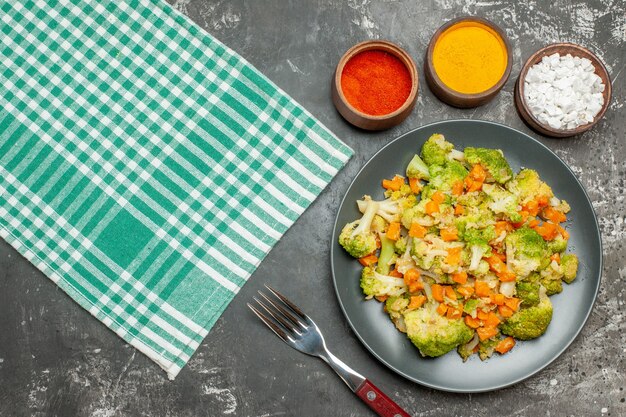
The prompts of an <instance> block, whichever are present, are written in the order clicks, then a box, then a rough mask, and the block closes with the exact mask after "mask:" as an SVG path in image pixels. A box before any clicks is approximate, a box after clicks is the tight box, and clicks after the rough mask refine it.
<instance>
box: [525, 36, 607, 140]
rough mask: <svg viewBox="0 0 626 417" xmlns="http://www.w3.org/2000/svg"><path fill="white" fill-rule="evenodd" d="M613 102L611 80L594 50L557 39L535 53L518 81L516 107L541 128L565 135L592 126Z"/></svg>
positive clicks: (532, 125)
mask: <svg viewBox="0 0 626 417" xmlns="http://www.w3.org/2000/svg"><path fill="white" fill-rule="evenodd" d="M610 101H611V80H610V78H609V73H608V71H607V70H606V68H605V66H604V64H603V63H602V61H600V59H598V57H597V56H595V55H594V54H593V53H592V52H591V51H589V50H588V49H586V48H583V47H582V46H580V45H576V44H572V43H555V44H552V45H548V46H546V47H545V48H542V49H540V50H539V51H537V52H535V53H534V54H533V55H532V56H531V57H530V58H528V60H527V61H526V63H525V64H524V66H523V67H522V70H521V71H520V74H519V77H518V79H517V83H516V86H515V106H516V107H517V110H518V112H519V114H520V116H521V117H522V119H524V121H525V122H526V123H527V124H528V125H529V126H530V127H531V128H533V129H534V130H536V131H537V132H539V133H541V134H543V135H546V136H552V137H558V138H564V137H569V136H574V135H578V134H580V133H582V132H585V131H587V130H589V129H591V128H592V127H593V126H594V125H595V124H596V123H598V121H600V119H602V116H604V113H605V112H606V109H607V108H608V106H609V103H610Z"/></svg>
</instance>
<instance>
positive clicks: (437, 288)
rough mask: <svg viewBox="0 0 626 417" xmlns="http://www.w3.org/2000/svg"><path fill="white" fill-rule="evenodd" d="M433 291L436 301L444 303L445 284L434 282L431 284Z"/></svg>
mask: <svg viewBox="0 0 626 417" xmlns="http://www.w3.org/2000/svg"><path fill="white" fill-rule="evenodd" d="M430 289H431V292H432V294H433V298H434V299H435V301H439V302H440V303H443V286H441V285H439V284H433V285H431V286H430Z"/></svg>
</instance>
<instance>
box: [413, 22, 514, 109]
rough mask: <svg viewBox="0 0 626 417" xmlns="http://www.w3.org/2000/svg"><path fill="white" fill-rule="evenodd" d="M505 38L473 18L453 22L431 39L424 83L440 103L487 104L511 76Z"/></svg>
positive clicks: (509, 57) (501, 31)
mask: <svg viewBox="0 0 626 417" xmlns="http://www.w3.org/2000/svg"><path fill="white" fill-rule="evenodd" d="M512 63H513V59H512V56H511V47H510V44H509V41H508V39H507V37H506V34H505V33H504V31H503V30H502V29H500V28H499V27H498V26H497V25H495V24H494V23H492V22H490V21H488V20H486V19H483V18H480V17H475V16H467V17H460V18H457V19H453V20H451V21H449V22H447V23H446V24H444V25H443V26H441V27H440V28H439V29H438V30H437V31H436V32H435V34H434V35H433V37H432V39H431V40H430V44H429V45H428V50H427V52H426V57H425V59H424V73H425V75H426V82H427V83H428V86H429V87H430V89H431V91H432V92H433V94H435V95H436V96H437V97H438V98H439V99H440V100H441V101H443V102H445V103H447V104H450V105H452V106H455V107H461V108H469V107H476V106H480V105H482V104H485V103H487V102H488V101H490V100H491V99H493V98H494V97H495V96H496V95H497V94H498V92H499V91H500V90H501V89H502V87H503V86H504V84H505V83H506V81H507V80H508V78H509V75H510V74H511V67H512Z"/></svg>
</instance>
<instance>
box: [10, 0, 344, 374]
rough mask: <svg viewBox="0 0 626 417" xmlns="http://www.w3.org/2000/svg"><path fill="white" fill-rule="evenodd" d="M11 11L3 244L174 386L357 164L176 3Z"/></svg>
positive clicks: (42, 5)
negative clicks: (278, 252)
mask: <svg viewBox="0 0 626 417" xmlns="http://www.w3.org/2000/svg"><path fill="white" fill-rule="evenodd" d="M0 9H1V13H0V19H1V21H2V24H1V31H2V35H1V40H0V236H1V237H2V238H3V239H5V240H6V241H7V242H9V243H10V244H11V245H12V246H13V247H15V248H16V249H17V250H18V251H19V252H20V253H21V254H23V255H24V256H25V257H26V258H28V259H29V260H30V261H31V262H32V263H33V264H35V265H36V266H37V267H38V268H39V269H41V270H42V271H43V272H44V273H45V274H46V275H47V276H48V277H49V278H50V279H52V280H53V281H54V282H55V283H56V284H57V285H58V286H59V287H61V288H62V289H63V290H64V291H65V292H67V293H68V294H69V295H70V297H72V298H73V299H74V300H76V301H77V302H78V303H79V304H80V305H81V306H82V307H84V308H85V309H87V310H88V311H89V312H90V313H91V314H93V315H94V316H95V317H97V318H98V319H99V320H101V321H102V322H103V323H104V324H105V325H107V326H108V327H109V328H111V329H112V330H113V331H115V332H116V333H117V334H118V335H120V336H121V337H122V338H123V339H124V340H126V341H127V342H128V343H130V344H131V345H133V346H134V347H136V348H137V349H139V350H140V351H141V352H143V353H145V354H146V355H148V356H149V357H150V358H151V359H152V360H154V361H155V362H157V363H158V364H159V365H160V366H161V367H163V369H165V370H166V371H167V373H168V375H169V376H170V378H174V377H175V376H176V374H177V373H178V372H179V371H180V369H181V368H182V367H183V366H184V365H185V363H186V362H187V361H188V360H189V358H190V357H191V355H192V354H193V352H194V351H195V349H197V348H198V346H199V344H200V342H201V341H202V339H203V338H204V337H205V336H206V335H207V333H208V332H209V330H210V329H211V327H212V326H213V324H214V323H215V321H216V320H217V318H218V317H219V316H220V314H221V313H222V312H223V311H224V309H225V308H226V306H227V304H228V303H229V302H230V301H231V300H232V298H233V297H234V296H235V294H236V293H237V291H238V290H239V289H240V288H241V286H242V285H243V284H244V283H245V282H246V280H247V279H248V278H249V276H250V274H252V272H253V271H254V270H255V269H256V268H257V266H258V265H259V263H260V262H261V260H262V259H263V258H264V257H265V256H266V255H267V253H268V252H269V251H270V249H271V248H272V246H273V245H274V244H275V243H276V242H277V241H278V239H280V238H281V236H282V235H283V234H284V233H285V232H286V231H287V229H288V228H289V227H290V226H291V225H292V224H293V222H294V221H295V220H296V219H297V218H298V216H299V215H300V214H301V213H302V212H303V211H304V210H305V209H306V208H307V206H308V205H309V204H310V203H311V202H312V201H313V200H314V199H315V198H316V197H317V195H318V194H319V193H320V192H321V191H322V189H323V188H324V187H325V186H326V185H327V184H328V182H329V181H330V180H331V179H332V178H333V176H334V175H335V174H336V173H337V171H338V170H339V169H341V167H342V166H343V165H344V164H345V163H346V161H347V160H348V159H349V157H350V156H351V154H352V151H351V149H350V148H348V147H347V146H346V145H344V144H343V143H342V142H341V141H339V140H338V139H337V138H336V137H335V136H333V134H332V133H330V132H329V131H328V130H327V129H326V128H325V127H324V126H322V125H321V124H320V123H319V122H318V121H317V120H315V119H314V118H313V117H312V116H311V115H310V114H309V113H308V112H307V111H306V110H304V109H303V108H302V107H301V106H300V105H299V104H298V103H296V102H295V101H294V100H293V99H291V98H290V97H289V96H288V95H287V94H285V93H284V92H283V91H281V90H280V89H279V88H278V87H277V86H276V85H274V84H273V83H272V82H270V81H269V80H268V79H267V78H265V77H264V76H263V75H261V74H260V73H259V71H258V70H256V69H255V68H254V67H253V66H252V65H250V64H249V63H248V62H246V61H245V60H244V59H243V58H241V57H240V56H239V55H237V54H236V53H235V52H233V51H232V50H230V49H229V48H228V47H226V46H224V45H223V44H221V43H220V42H219V41H217V40H216V39H214V38H213V37H211V36H210V35H209V34H207V33H205V32H203V31H202V30H201V29H200V28H199V27H197V26H196V25H194V24H193V23H192V22H190V21H189V20H188V19H187V18H186V17H184V16H183V15H182V14H180V13H178V12H177V11H176V10H174V9H173V8H172V7H170V6H169V5H168V4H167V3H166V2H165V1H162V0H37V1H33V0H29V1H19V2H18V1H14V0H0Z"/></svg>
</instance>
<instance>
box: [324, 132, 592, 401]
mask: <svg viewBox="0 0 626 417" xmlns="http://www.w3.org/2000/svg"><path fill="white" fill-rule="evenodd" d="M331 264H332V272H333V280H334V285H335V290H336V293H337V297H338V300H339V303H340V305H341V308H342V310H343V312H344V314H345V316H346V318H347V320H348V322H349V323H350V325H351V327H352V329H353V330H354V331H355V333H356V335H357V336H358V338H359V339H360V340H361V341H362V342H363V344H364V345H365V346H366V347H367V348H368V349H369V350H370V352H371V353H372V354H374V356H376V357H377V358H378V359H379V360H381V361H382V362H383V363H384V364H386V365H387V366H389V367H390V368H391V369H393V370H394V371H396V372H398V373H399V374H401V375H403V376H405V377H407V378H409V379H411V380H413V381H416V382H419V383H421V384H424V385H426V386H429V387H432V388H436V389H441V390H447V391H453V392H483V391H490V390H494V389H499V388H502V387H505V386H509V385H511V384H514V383H516V382H519V381H521V380H523V379H525V378H527V377H529V376H531V375H533V374H534V373H536V372H538V371H539V370H541V369H543V368H544V367H545V366H547V365H548V364H549V363H551V362H552V361H553V360H554V359H556V358H557V357H558V356H559V355H560V354H561V353H562V352H563V351H564V350H565V349H566V348H567V347H568V346H569V345H570V344H571V343H572V342H573V340H574V339H575V338H576V336H577V335H578V333H579V332H580V330H581V329H582V327H583V325H584V323H585V322H586V320H587V318H588V317H589V314H590V313H591V309H592V307H593V304H594V301H595V298H596V295H597V292H598V288H599V285H600V277H601V270H602V248H601V241H600V232H599V228H598V223H597V219H596V216H595V213H594V211H593V207H592V205H591V202H590V200H589V198H588V196H587V194H586V192H585V190H584V188H583V187H582V185H581V184H580V182H579V181H578V180H577V179H576V176H575V175H574V174H573V172H572V171H571V170H570V169H569V168H568V166H567V165H566V164H565V163H564V162H563V161H561V160H560V159H559V158H558V157H557V156H556V155H555V154H554V153H553V152H551V151H550V150H549V149H548V148H546V147H545V146H544V145H542V144H541V143H540V142H538V141H537V140H535V139H533V138H531V137H530V136H528V135H526V134H524V133H522V132H519V131H517V130H515V129H512V128H509V127H506V126H503V125H500V124H496V123H491V122H486V121H479V120H452V121H444V122H439V123H434V124H431V125H427V126H424V127H420V128H418V129H415V130H413V131H411V132H408V133H406V134H405V135H403V136H401V137H399V138H398V139H396V140H394V141H393V142H391V143H389V144H388V145H387V146H385V147H384V148H383V149H382V150H380V151H379V152H378V153H377V154H376V155H374V157H372V159H371V160H370V161H369V162H368V163H367V164H366V165H365V166H364V167H363V168H362V170H361V171H360V172H359V173H358V174H357V176H356V178H355V179H354V181H353V182H352V184H351V185H350V187H349V189H348V191H347V193H346V195H345V197H344V200H343V202H342V204H341V206H340V208H339V212H338V214H337V219H336V222H335V227H334V232H333V246H332V250H331Z"/></svg>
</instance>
